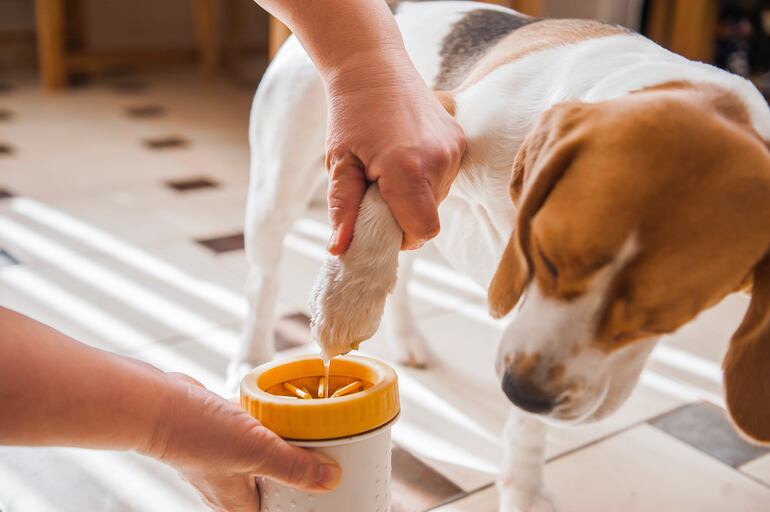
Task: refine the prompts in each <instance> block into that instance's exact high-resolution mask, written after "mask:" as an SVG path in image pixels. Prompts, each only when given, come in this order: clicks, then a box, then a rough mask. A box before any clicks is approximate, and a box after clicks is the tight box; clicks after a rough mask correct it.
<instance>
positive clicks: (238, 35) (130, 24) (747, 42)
mask: <svg viewBox="0 0 770 512" xmlns="http://www.w3.org/2000/svg"><path fill="white" fill-rule="evenodd" d="M490 3H497V4H501V5H506V6H509V7H513V8H515V9H517V10H520V11H521V12H524V13H527V14H531V15H534V16H546V17H564V18H567V17H576V18H596V19H602V20H606V21H610V22H613V23H619V24H622V25H626V26H628V27H629V28H632V29H634V30H637V31H640V32H642V33H643V34H645V35H648V36H649V37H651V38H652V39H654V40H655V41H657V42H659V43H660V44H662V45H663V46H665V47H667V48H670V49H672V50H673V51H675V52H678V53H681V54H682V55H684V56H686V57H688V58H692V59H697V60H702V61H705V62H713V63H715V64H717V65H718V66H720V67H724V68H727V69H730V70H731V71H733V72H735V73H738V74H741V75H743V76H747V77H754V78H755V79H756V80H757V81H758V82H759V83H760V85H762V87H763V89H764V90H767V88H768V85H767V83H766V82H767V77H766V76H765V74H766V73H767V71H768V67H770V38H769V37H768V33H769V32H770V3H768V1H767V0H582V1H580V2H573V1H569V0H492V1H491V2H490ZM285 37H286V30H285V28H284V27H283V26H282V25H281V24H280V23H278V22H276V21H275V20H272V19H271V18H270V16H269V15H267V14H266V13H265V12H264V11H263V10H261V9H260V8H259V7H257V6H256V5H255V4H254V2H252V1H251V0H165V1H163V2H155V1H153V0H136V1H132V2H126V1H120V0H100V1H95V0H0V76H8V75H9V74H11V73H17V72H22V71H36V72H37V75H38V78H39V79H40V81H41V83H43V84H44V85H45V86H46V87H48V88H51V89H55V88H60V87H66V86H68V85H74V84H78V83H82V81H83V80H84V79H93V78H94V77H99V76H103V75H104V74H108V73H111V72H115V71H125V70H128V69H147V68H152V67H158V66H162V67H166V66H191V65H195V66H197V67H198V68H199V70H200V73H201V75H202V76H203V77H208V78H212V77H215V76H227V77H230V78H232V79H234V80H252V81H256V80H258V77H259V72H260V70H261V69H262V67H263V65H264V59H265V58H267V57H268V56H269V55H271V54H272V52H274V51H275V48H277V46H278V45H279V44H280V42H281V41H282V40H283V39H284V38H285ZM260 64H261V65H260Z"/></svg>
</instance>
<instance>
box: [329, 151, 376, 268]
mask: <svg viewBox="0 0 770 512" xmlns="http://www.w3.org/2000/svg"><path fill="white" fill-rule="evenodd" d="M366 187H367V183H366V176H365V174H364V171H363V169H362V167H361V163H360V162H359V161H358V159H356V158H355V157H353V156H352V155H346V156H345V157H343V158H342V159H340V160H338V161H336V162H335V163H334V164H333V165H332V167H331V169H330V171H329V191H328V201H329V220H330V221H331V225H332V229H333V230H334V231H333V233H332V238H331V240H329V247H328V251H329V252H330V253H331V254H333V255H335V256H339V255H341V254H342V253H344V252H345V251H346V250H347V249H348V246H349V245H350V241H351V240H352V239H353V229H354V228H355V225H356V218H357V217H358V208H359V206H360V205H361V200H362V199H363V197H364V193H365V192H366Z"/></svg>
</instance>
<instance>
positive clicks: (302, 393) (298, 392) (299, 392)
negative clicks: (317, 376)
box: [283, 382, 313, 400]
mask: <svg viewBox="0 0 770 512" xmlns="http://www.w3.org/2000/svg"><path fill="white" fill-rule="evenodd" d="M283 388H284V389H285V390H286V391H288V392H289V393H291V394H293V395H294V396H296V397H297V398H301V399H303V400H307V399H309V398H313V396H312V395H311V394H310V393H308V392H307V391H306V390H304V389H300V388H298V387H297V386H295V385H294V384H289V383H288V382H284V383H283Z"/></svg>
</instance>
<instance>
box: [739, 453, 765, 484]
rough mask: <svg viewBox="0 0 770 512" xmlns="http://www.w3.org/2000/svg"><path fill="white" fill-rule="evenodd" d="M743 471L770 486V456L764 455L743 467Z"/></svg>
mask: <svg viewBox="0 0 770 512" xmlns="http://www.w3.org/2000/svg"><path fill="white" fill-rule="evenodd" d="M741 471H743V472H744V473H746V474H748V475H751V476H752V477H754V478H756V479H757V480H759V481H761V482H764V483H765V484H766V485H767V486H770V455H763V456H762V457H759V458H758V459H755V460H753V461H751V462H749V463H748V464H744V465H743V466H741Z"/></svg>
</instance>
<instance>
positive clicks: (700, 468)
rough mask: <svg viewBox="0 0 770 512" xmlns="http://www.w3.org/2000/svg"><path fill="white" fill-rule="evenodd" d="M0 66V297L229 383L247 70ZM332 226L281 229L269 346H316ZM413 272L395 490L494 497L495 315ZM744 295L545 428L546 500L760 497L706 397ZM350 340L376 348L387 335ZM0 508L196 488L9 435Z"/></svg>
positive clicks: (180, 493) (171, 498) (445, 274)
mask: <svg viewBox="0 0 770 512" xmlns="http://www.w3.org/2000/svg"><path fill="white" fill-rule="evenodd" d="M2 82H3V83H4V84H6V85H7V87H3V89H2V91H0V113H2V115H0V122H1V123H2V124H0V304H2V305H4V306H9V307H13V308H16V309H18V310H20V311H23V312H25V313H27V314H29V315H31V316H33V317H36V318H39V319H41V320H44V321H46V322H48V323H50V324H52V325H54V326H55V327H57V328H59V329H61V330H62V331H64V332H66V333H68V334H70V335H72V336H75V337H77V338H79V339H81V340H83V341H85V342H87V343H91V344H93V345H95V346H99V347H103V348H107V349H110V350H114V351H117V352H121V353H124V354H130V355H132V356H134V357H138V358H141V359H143V360H145V361H148V362H150V363H152V364H155V365H157V366H159V367H161V368H164V369H168V370H175V371H183V372H187V373H190V374H191V375H193V376H194V377H196V378H197V379H199V380H200V381H202V382H203V383H204V384H206V385H207V386H209V387H211V388H212V389H214V390H215V391H217V392H219V393H223V394H224V393H227V390H226V389H225V384H224V371H225V367H226V365H227V362H228V359H229V357H230V356H231V355H232V353H233V351H234V349H235V346H236V343H237V341H238V329H239V326H240V323H241V321H242V319H243V315H244V312H245V308H246V305H245V301H244V300H243V297H242V294H241V287H242V284H243V279H244V276H245V272H246V264H245V261H244V256H243V240H242V229H243V212H244V202H245V195H246V188H247V186H248V148H247V144H246V129H247V119H248V112H249V104H250V99H251V95H252V92H253V91H252V89H250V88H246V87H240V86H234V85H229V84H226V83H218V82H213V83H207V84H202V83H200V82H199V81H197V79H196V78H195V77H194V75H193V74H192V73H165V74H156V75H148V76H140V77H126V78H123V79H121V80H118V81H107V82H105V83H101V84H99V83H96V84H92V85H89V86H88V87H80V88H77V89H74V90H72V91H70V92H66V93H61V94H54V95H45V94H42V93H41V92H40V91H39V89H38V88H37V87H36V85H35V84H34V83H33V82H31V81H28V80H25V79H14V80H10V79H3V80H2ZM3 148H6V149H3ZM319 171H320V170H319ZM328 237H329V229H328V226H327V225H326V221H325V213H324V211H323V208H322V207H319V208H316V209H314V210H311V211H309V212H308V213H307V214H306V215H305V216H304V217H303V218H302V219H300V220H299V221H298V222H297V223H296V224H295V226H294V229H293V231H292V232H291V234H290V235H289V237H288V238H287V240H286V248H287V250H286V256H285V259H284V263H283V268H282V277H283V280H284V286H283V289H282V292H281V297H280V304H279V308H278V309H279V316H280V317H281V319H280V320H279V322H278V323H277V326H276V342H277V347H278V348H279V349H280V350H281V352H280V353H279V357H281V356H285V355H287V354H292V353H298V352H307V351H312V350H314V347H313V346H312V345H309V344H308V341H309V332H308V327H307V317H306V314H307V310H306V302H307V296H308V292H309V290H310V287H311V285H312V283H313V280H314V278H315V274H316V272H317V270H318V267H319V263H320V261H321V258H322V257H323V255H324V246H325V243H326V240H327V239H328ZM415 274H416V275H415V279H414V280H413V282H412V283H411V284H410V288H409V289H410V293H411V294H412V299H413V306H414V311H415V314H416V317H417V319H418V323H419V326H420V328H421V330H422V332H423V334H424V335H425V336H426V337H427V339H428V341H429V343H430V346H431V348H432V351H433V356H434V361H433V363H434V364H433V366H432V367H431V369H429V370H424V371H415V370H411V369H407V368H402V367H397V369H398V372H399V377H400V385H401V395H402V399H403V411H402V416H401V419H400V420H399V422H398V423H397V424H396V426H395V427H394V430H393V436H394V442H395V450H394V459H393V469H394V486H393V494H394V497H393V510H394V512H420V511H425V510H429V509H430V510H435V511H442V512H449V511H453V512H460V511H462V512H485V511H494V510H497V495H496V490H495V488H494V486H491V485H490V484H491V483H492V482H493V481H494V478H495V473H496V470H497V465H498V464H499V456H500V453H501V440H500V436H499V434H500V431H501V428H502V425H503V423H504V421H505V417H506V415H507V412H508V410H509V405H508V402H507V401H506V399H505V398H504V396H503V395H502V393H501V392H500V391H499V389H498V385H497V383H496V382H495V379H494V376H493V372H492V361H493V359H494V352H495V345H496V343H497V339H498V337H499V335H500V332H501V328H502V326H501V324H500V323H499V322H496V321H493V320H491V319H490V318H489V317H488V316H487V314H486V309H485V306H484V292H483V290H480V289H478V288H477V287H475V286H474V285H473V284H472V283H470V282H469V281H468V280H467V279H465V278H464V277H463V276H458V275H457V274H455V273H453V272H452V271H451V270H450V269H448V268H447V267H446V265H444V263H443V262H442V261H441V259H440V258H439V257H438V256H437V255H435V254H434V253H433V252H432V250H431V248H430V246H428V247H426V249H425V250H424V253H423V255H422V256H421V258H420V259H419V260H418V262H417V265H416V271H415ZM745 307H746V300H745V298H742V297H733V298H730V299H728V300H727V301H725V302H724V303H723V304H721V305H720V306H718V307H717V308H715V309H714V310H712V311H709V312H706V313H705V314H703V315H702V316H701V318H699V319H698V321H696V322H695V323H694V324H692V325H690V326H688V327H686V328H684V329H682V330H681V331H680V332H679V333H678V334H677V335H676V336H673V337H671V338H670V339H668V340H666V341H665V343H663V344H662V345H661V346H660V347H659V348H658V349H657V350H656V351H655V352H654V354H653V356H652V358H651V361H650V364H649V367H648V370H647V371H646V372H645V373H644V375H643V377H642V381H641V384H640V385H639V386H638V387H637V389H636V391H635V392H634V394H633V395H632V397H631V398H630V399H629V401H628V403H627V404H626V405H625V406H624V407H623V408H622V409H621V410H620V411H619V412H618V413H617V414H616V415H614V416H613V417H611V418H609V419H608V420H606V421H604V422H602V423H600V424H598V425H594V426H589V427H582V428H578V429H570V430H553V431H552V432H551V433H550V435H549V436H550V437H549V443H548V452H547V457H548V464H547V467H546V476H547V480H548V482H549V484H550V489H551V491H552V493H553V495H554V497H555V500H556V502H557V504H558V505H559V508H560V510H563V511H568V512H569V511H575V512H577V511H586V512H589V511H590V512H597V511H598V512H603V511H672V512H674V511H676V512H682V511H689V510H699V511H727V510H730V511H760V510H770V454H768V453H767V452H766V451H765V450H761V449H757V448H755V447H751V446H748V445H747V444H746V443H745V442H743V441H742V440H741V439H740V438H738V437H737V436H736V435H735V434H734V432H733V431H732V429H731V428H730V426H729V424H728V423H727V420H726V418H725V415H724V411H723V409H722V408H721V407H722V405H723V404H722V399H721V391H720V370H719V364H720V359H721V356H722V353H723V351H724V348H725V344H726V340H727V338H728V337H729V335H730V333H731V332H732V329H733V328H734V327H735V325H736V323H737V321H738V319H739V317H740V316H741V314H742V312H743V310H744V309H745ZM471 347H472V348H471ZM363 348H364V350H365V351H366V352H369V353H373V354H376V355H379V356H380V357H383V358H385V359H388V357H389V356H388V354H387V350H386V348H385V346H384V340H383V335H382V334H379V333H378V334H377V336H375V338H374V339H373V340H371V341H369V342H367V343H365V344H364V346H363ZM0 509H1V510H2V512H27V511H32V512H38V511H41V512H45V511H86V510H89V511H90V510H99V511H102V510H104V511H154V510H164V511H177V510H185V511H192V510H204V507H203V505H202V503H201V502H200V501H199V500H198V498H197V497H196V496H195V494H194V493H193V491H192V490H191V489H190V488H189V487H188V486H187V485H186V484H185V483H184V482H182V481H180V480H179V479H178V478H177V477H176V476H175V474H174V472H173V471H171V470H170V469H168V468H166V467H165V466H163V465H161V464H158V463H156V462H154V461H152V460H148V459H144V458H142V457H140V456H137V455H134V454H126V453H113V452H92V451H86V450H77V449H53V448H51V449H42V448H35V449H31V448H9V447H6V448H0Z"/></svg>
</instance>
